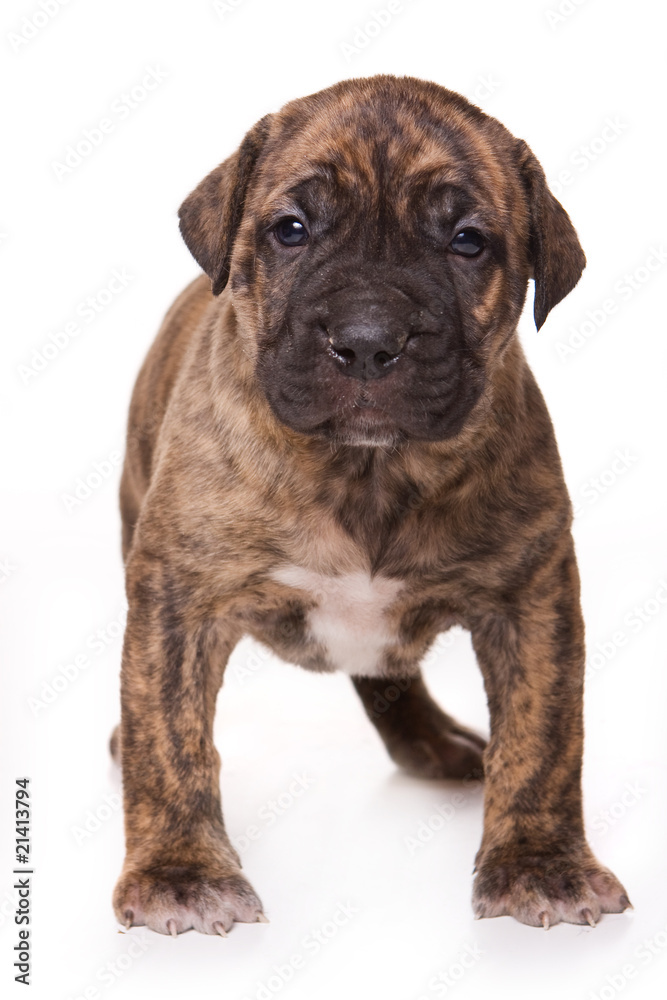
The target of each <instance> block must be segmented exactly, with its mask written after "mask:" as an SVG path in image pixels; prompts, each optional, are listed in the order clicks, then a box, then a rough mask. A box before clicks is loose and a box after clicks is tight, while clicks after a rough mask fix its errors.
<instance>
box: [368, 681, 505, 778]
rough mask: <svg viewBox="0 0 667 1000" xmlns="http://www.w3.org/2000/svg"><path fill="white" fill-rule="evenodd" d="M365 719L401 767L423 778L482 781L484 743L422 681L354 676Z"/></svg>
mask: <svg viewBox="0 0 667 1000" xmlns="http://www.w3.org/2000/svg"><path fill="white" fill-rule="evenodd" d="M352 681H353V683H354V686H355V688H356V689H357V693H358V694H359V697H360V698H361V700H362V702H363V705H364V708H365V709H366V714H367V715H368V717H369V719H370V720H371V722H372V723H373V725H374V726H375V728H376V729H377V731H378V733H379V734H380V736H381V737H382V739H383V741H384V744H385V746H386V747H387V750H388V751H389V756H390V757H391V758H392V760H393V761H395V762H396V764H398V765H399V767H402V768H403V769H404V770H405V771H407V772H408V773H409V774H413V775H416V776H417V777H420V778H467V777H470V778H475V779H479V778H481V777H482V774H483V768H482V751H483V750H484V747H485V746H486V741H485V740H484V739H482V737H481V736H478V735H477V733H474V732H473V731H472V730H470V729H466V728H465V727H464V726H460V725H459V724H458V722H456V720H455V719H453V718H452V717H451V716H450V715H447V713H446V712H443V710H442V709H441V708H440V706H439V705H437V704H436V703H435V701H434V700H433V698H432V697H431V695H430V694H429V692H428V689H427V687H426V685H425V683H424V680H423V678H422V676H421V674H419V675H418V676H417V677H413V678H406V679H404V680H400V681H397V682H393V681H390V680H388V679H387V678H368V677H353V678H352Z"/></svg>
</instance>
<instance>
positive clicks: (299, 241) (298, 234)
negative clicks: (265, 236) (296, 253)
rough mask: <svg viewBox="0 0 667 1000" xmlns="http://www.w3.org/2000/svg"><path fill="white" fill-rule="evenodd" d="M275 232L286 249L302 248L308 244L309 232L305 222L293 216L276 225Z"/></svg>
mask: <svg viewBox="0 0 667 1000" xmlns="http://www.w3.org/2000/svg"><path fill="white" fill-rule="evenodd" d="M273 231H274V233H275V234H276V239H277V240H278V242H279V243H282V245H283V246H285V247H302V246H303V245H304V243H307V242H308V230H307V229H306V227H305V226H304V224H303V222H299V220H298V219H295V218H293V217H291V216H290V217H289V218H287V219H281V220H280V222H278V223H276V225H275V226H274V229H273Z"/></svg>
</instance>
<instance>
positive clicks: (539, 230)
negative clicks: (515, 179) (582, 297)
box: [518, 140, 586, 330]
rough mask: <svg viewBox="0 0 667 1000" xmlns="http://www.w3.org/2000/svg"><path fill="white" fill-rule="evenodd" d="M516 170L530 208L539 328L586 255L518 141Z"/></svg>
mask: <svg viewBox="0 0 667 1000" xmlns="http://www.w3.org/2000/svg"><path fill="white" fill-rule="evenodd" d="M518 152H519V169H520V171H521V177H522V180H523V184H524V188H525V190H526V194H527V196H528V205H529V208H530V256H531V260H532V263H533V277H534V278H535V306H534V315H535V325H536V326H537V329H538V330H539V329H540V327H541V326H542V325H543V323H544V321H545V319H546V318H547V316H548V315H549V313H550V311H551V310H552V309H553V307H554V306H557V305H558V303H559V302H560V301H561V299H564V298H565V296H566V295H568V294H569V293H570V292H571V291H572V289H573V288H574V286H575V285H576V283H577V282H578V281H579V278H580V277H581V273H582V271H583V269H584V268H585V266H586V257H585V256H584V251H583V250H582V249H581V244H580V243H579V240H578V238H577V234H576V232H575V229H574V226H573V225H572V223H571V222H570V217H569V215H568V214H567V212H566V211H565V209H564V208H563V206H562V205H561V203H560V202H559V201H557V200H556V199H555V198H554V196H553V195H552V193H551V191H550V190H549V188H548V186H547V179H546V177H545V176H544V171H543V170H542V167H541V166H540V164H539V162H538V160H537V157H536V156H535V154H534V153H533V152H532V150H531V149H530V148H529V147H528V145H527V144H526V143H525V142H523V140H519V141H518Z"/></svg>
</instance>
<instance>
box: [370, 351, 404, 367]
mask: <svg viewBox="0 0 667 1000" xmlns="http://www.w3.org/2000/svg"><path fill="white" fill-rule="evenodd" d="M397 357H398V354H389V353H388V352H387V351H378V352H377V354H376V355H374V357H373V361H374V362H375V364H376V365H377V367H378V368H386V367H387V365H390V364H391V363H392V361H395V360H396V358H397Z"/></svg>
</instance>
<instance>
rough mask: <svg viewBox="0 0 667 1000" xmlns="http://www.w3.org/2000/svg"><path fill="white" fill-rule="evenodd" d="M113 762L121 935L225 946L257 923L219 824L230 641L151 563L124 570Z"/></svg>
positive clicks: (257, 907)
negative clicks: (124, 618) (217, 741)
mask: <svg viewBox="0 0 667 1000" xmlns="http://www.w3.org/2000/svg"><path fill="white" fill-rule="evenodd" d="M127 581H128V585H127V592H128V601H129V605H130V607H129V614H128V623H127V631H126V636H125V644H124V649H123V664H122V672H121V730H120V753H121V763H122V770H123V795H124V807H125V837H126V848H127V854H126V859H125V865H124V867H123V871H122V873H121V876H120V879H119V881H118V883H117V885H116V889H115V892H114V898H113V902H114V909H115V912H116V916H117V918H118V920H119V921H120V922H121V923H122V924H124V925H125V926H126V927H130V926H132V925H133V924H145V925H147V926H148V927H150V928H151V929H152V930H155V931H159V932H160V933H163V934H173V935H175V934H178V933H180V932H181V931H186V930H188V929H189V928H192V927H194V928H195V930H198V931H202V932H203V933H206V934H216V933H217V934H222V935H223V936H224V935H225V933H226V932H227V931H228V930H229V928H230V927H231V925H232V923H233V922H234V921H235V920H238V921H244V922H255V921H257V920H261V919H263V916H262V904H261V903H260V901H259V898H258V897H257V895H256V894H255V892H254V890H253V889H252V887H251V886H250V884H249V883H248V882H247V881H246V879H245V878H244V877H243V875H242V873H241V867H240V862H239V858H238V855H237V854H236V852H235V851H234V849H233V848H232V846H231V844H230V842H229V839H228V837H227V834H226V832H225V827H224V823H223V819H222V807H221V801H220V787H219V772H220V758H219V755H218V752H217V750H216V749H215V746H214V745H213V716H214V711H215V701H216V695H217V693H218V689H219V687H220V684H221V682H222V675H223V670H224V666H225V663H226V660H227V657H228V655H229V653H230V651H231V649H232V647H233V645H234V644H235V641H236V638H237V637H236V636H234V635H232V633H231V631H230V632H229V634H227V635H224V636H222V637H221V635H220V633H219V626H218V624H217V622H216V623H215V624H214V619H212V617H211V616H210V614H209V615H208V616H207V615H206V613H205V612H204V611H203V609H202V606H201V603H200V602H199V601H198V600H197V595H196V593H195V591H194V589H193V588H188V587H187V585H184V584H182V583H180V582H179V580H178V576H176V575H173V574H171V573H170V572H169V571H168V569H167V568H166V567H165V566H163V565H162V564H160V563H157V562H156V561H153V560H148V559H142V557H141V556H133V558H132V562H131V564H130V565H128V569H127Z"/></svg>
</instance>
